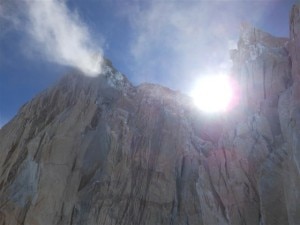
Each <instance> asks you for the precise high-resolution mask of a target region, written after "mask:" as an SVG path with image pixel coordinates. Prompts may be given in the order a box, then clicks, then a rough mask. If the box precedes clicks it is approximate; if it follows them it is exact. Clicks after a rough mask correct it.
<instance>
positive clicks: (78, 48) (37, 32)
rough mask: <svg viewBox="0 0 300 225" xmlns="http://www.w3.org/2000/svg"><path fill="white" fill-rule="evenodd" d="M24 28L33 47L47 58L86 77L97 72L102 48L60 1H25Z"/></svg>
mask: <svg viewBox="0 0 300 225" xmlns="http://www.w3.org/2000/svg"><path fill="white" fill-rule="evenodd" d="M25 6H26V9H27V10H26V17H27V18H28V22H29V23H28V24H27V25H26V30H27V32H28V33H29V36H30V40H31V41H32V44H33V46H34V47H35V49H36V50H38V51H39V53H41V54H42V55H44V56H45V57H46V58H47V59H48V60H49V61H52V62H56V63H58V64H62V65H67V66H72V67H76V68H78V69H80V70H81V71H82V72H83V73H84V74H86V75H87V76H97V75H98V74H99V73H100V72H101V64H102V50H101V49H100V48H99V47H97V45H96V44H95V42H94V41H93V40H92V38H91V35H90V32H89V30H88V28H87V26H86V25H85V24H84V23H83V22H82V21H81V20H80V18H79V16H78V15H77V14H76V13H74V12H71V11H70V10H69V9H68V7H67V6H66V3H65V2H64V1H59V0H47V1H38V0H32V1H25Z"/></svg>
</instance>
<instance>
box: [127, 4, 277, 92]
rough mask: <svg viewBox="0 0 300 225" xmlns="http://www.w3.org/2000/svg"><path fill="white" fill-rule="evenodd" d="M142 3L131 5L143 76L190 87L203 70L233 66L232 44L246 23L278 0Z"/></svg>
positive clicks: (133, 46) (138, 68) (135, 49)
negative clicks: (230, 52)
mask: <svg viewBox="0 0 300 225" xmlns="http://www.w3.org/2000/svg"><path fill="white" fill-rule="evenodd" d="M139 3H140V7H133V8H132V11H128V12H129V17H130V18H131V26H132V29H133V30H134V32H135V34H136V36H135V37H134V39H133V40H132V43H131V54H132V56H133V57H134V59H136V60H135V62H137V63H136V64H135V66H136V68H135V70H136V71H139V74H138V76H140V77H139V78H138V79H139V80H140V81H142V80H143V79H147V77H150V81H154V82H160V83H164V84H165V85H169V86H172V87H174V88H178V89H184V86H186V87H187V88H188V86H189V85H191V84H192V83H193V79H197V77H198V76H201V75H204V74H209V73H218V74H219V73H220V72H224V73H227V72H229V70H230V68H231V61H230V58H229V49H230V48H233V47H234V44H233V43H236V42H237V38H238V33H239V27H240V23H241V22H242V21H243V20H249V21H250V22H252V23H255V22H257V21H258V20H259V19H260V18H261V16H262V15H263V13H264V11H265V10H266V9H267V7H268V6H269V5H270V4H272V1H257V2H256V3H252V5H251V2H248V3H247V2H246V1H175V0H174V1H151V2H150V3H148V4H146V3H145V2H144V1H139ZM249 5H250V6H251V7H250V8H249ZM249 10H250V11H251V14H250V13H249ZM150 73H156V74H157V75H156V77H154V76H153V74H152V75H151V74H150ZM174 84H175V85H174ZM176 85H177V86H176Z"/></svg>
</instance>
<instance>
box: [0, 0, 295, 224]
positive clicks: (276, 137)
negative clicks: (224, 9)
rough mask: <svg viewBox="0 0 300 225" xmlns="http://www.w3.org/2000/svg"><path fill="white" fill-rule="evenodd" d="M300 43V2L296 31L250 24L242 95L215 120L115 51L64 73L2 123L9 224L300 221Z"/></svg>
mask: <svg viewBox="0 0 300 225" xmlns="http://www.w3.org/2000/svg"><path fill="white" fill-rule="evenodd" d="M299 52H300V6H299V5H295V6H294V7H293V9H292V12H291V16H290V38H277V37H273V36H271V35H270V34H268V33H265V32H263V31H261V30H259V29H256V28H254V27H252V26H251V25H249V24H243V26H242V29H241V37H240V40H239V42H238V49H236V50H233V51H231V57H232V60H233V69H232V75H233V76H234V77H235V79H236V80H237V81H238V83H239V85H240V86H241V93H240V94H241V103H240V105H239V106H238V107H237V108H236V109H235V110H234V111H232V113H230V115H227V116H213V117H209V118H208V117H207V116H205V115H202V114H201V113H200V112H199V111H198V110H197V109H196V108H195V107H194V106H193V104H192V102H191V100H190V98H189V97H187V96H185V95H183V94H181V93H179V92H175V91H173V90H170V89H168V88H165V87H161V86H159V85H154V84H142V85H139V86H133V85H132V84H131V83H130V82H129V81H128V80H127V78H126V77H125V76H124V75H122V74H121V73H120V72H118V71H117V70H116V69H114V67H113V66H112V64H111V63H110V62H109V61H108V60H106V62H105V66H104V70H103V73H102V75H101V76H99V77H97V78H90V77H84V76H82V75H81V74H80V73H79V72H74V73H72V74H69V75H67V76H65V77H64V78H63V79H61V80H60V81H59V82H58V83H57V84H56V85H55V86H53V87H52V88H49V89H48V90H46V91H44V92H43V93H41V94H39V95H38V96H37V97H36V98H34V99H33V100H32V101H30V102H29V103H27V104H26V105H24V106H23V107H22V108H21V109H20V111H19V113H18V114H17V116H16V117H15V118H14V119H13V120H12V121H10V122H9V123H8V124H7V125H6V126H4V127H3V128H2V129H1V130H0V224H2V225H16V224H25V225H40V224H43V225H48V224H49V225H54V224H55V225H79V224H82V225H83V224H88V225H94V224H101V225H166V224H170V225H199V224H205V225H212V224H216V225H217V224H220V225H221V224H222V225H227V224H228V225H229V224H230V225H238V224H243V225H255V224H257V225H277V224H278V225H285V224H290V225H297V224H299V221H300V176H299V175H300V151H299V149H300V55H299Z"/></svg>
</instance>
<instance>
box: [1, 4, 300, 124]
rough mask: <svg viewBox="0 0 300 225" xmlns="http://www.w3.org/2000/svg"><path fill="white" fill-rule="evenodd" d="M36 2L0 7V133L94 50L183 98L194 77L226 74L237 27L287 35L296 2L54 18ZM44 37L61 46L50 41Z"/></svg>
mask: <svg viewBox="0 0 300 225" xmlns="http://www.w3.org/2000/svg"><path fill="white" fill-rule="evenodd" d="M37 2H40V3H38V4H37ZM41 2H42V3H43V0H42V1H39V0H30V1H29V0H28V1H18V0H4V1H1V2H0V127H1V126H2V125H3V124H5V123H6V122H7V121H9V120H10V119H11V118H12V117H13V116H14V115H15V114H16V113H17V111H18V109H19V108H20V107H21V106H22V105H23V104H24V103H26V102H27V101H29V100H30V99H32V98H33V97H34V96H35V95H36V94H37V93H39V92H41V91H42V90H44V89H45V88H47V87H49V86H51V85H53V84H54V83H55V82H56V81H57V80H58V79H59V78H60V77H62V76H63V75H64V74H65V73H67V72H68V71H70V70H72V67H73V66H74V65H75V66H76V65H77V63H78V62H79V61H80V62H82V61H84V60H85V59H86V58H89V57H84V56H86V55H93V54H94V53H98V52H100V53H101V54H103V55H105V57H107V58H109V59H110V60H111V61H112V62H113V64H114V66H115V67H116V68H117V69H118V70H119V71H121V72H122V73H124V74H125V75H126V76H127V77H128V78H129V79H130V80H131V81H132V82H133V83H134V84H139V83H142V82H153V83H159V84H162V85H165V86H168V87H170V88H173V89H175V90H180V91H182V92H184V93H188V91H189V89H190V88H191V86H192V85H193V83H194V82H195V81H196V80H197V79H198V78H199V76H203V75H207V74H212V73H218V72H220V71H221V72H222V71H223V72H225V73H226V72H228V71H229V69H230V66H231V62H230V59H229V55H228V51H229V49H231V48H235V47H236V42H237V40H238V36H239V28H240V24H241V23H242V22H245V21H247V22H249V23H252V24H253V25H254V26H256V27H258V28H260V29H263V30H265V31H267V32H270V33H272V34H274V35H275V36H286V37H287V36H288V29H289V28H288V21H289V12H290V9H291V7H292V5H293V4H294V3H295V2H297V1H294V0H293V1H292V0H257V1H255V0H252V1H245V0H219V1H213V0H212V1H200V0H185V1H176V0H166V1H162V0H151V1H147V0H67V1H58V0H53V4H54V5H53V7H54V8H53V9H57V12H56V11H55V10H53V9H51V10H49V7H48V6H43V5H41V4H42V3H41ZM47 7H48V8H47ZM41 10H44V11H41ZM48 13H49V16H48V17H47V16H46V14H48ZM40 14H41V15H42V16H41V15H40ZM41 18H42V19H41ZM45 18H46V19H45ZM44 20H45V21H46V22H47V23H48V26H50V28H49V27H48V28H49V29H50V31H49V29H47V30H46V31H45V29H44V25H43V22H44ZM53 27H54V30H51V29H52V28H53ZM70 27H74V28H76V29H75V31H74V29H73V30H72V29H70ZM77 28H78V29H77ZM43 32H46V33H43ZM47 32H50V33H51V32H54V33H55V32H57V33H55V34H54V35H57V36H56V37H58V39H61V40H58V41H57V40H55V41H56V42H55V43H54V42H53V40H51V35H50V37H49V35H46V36H45V34H48V33H47ZM59 32H60V33H59ZM68 35H70V36H68ZM83 42H84V44H82V43H83ZM78 43H81V44H80V45H82V46H76V45H77V44H78ZM59 46H66V47H63V48H62V49H61V48H60V47H59ZM74 52H76V53H74ZM74 56H78V58H76V57H75V58H74ZM80 56H81V58H80ZM83 58H84V59H83ZM87 64H88V62H87ZM83 66H84V65H83Z"/></svg>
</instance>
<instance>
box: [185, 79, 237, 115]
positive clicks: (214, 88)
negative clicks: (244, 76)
mask: <svg viewBox="0 0 300 225" xmlns="http://www.w3.org/2000/svg"><path fill="white" fill-rule="evenodd" d="M233 92H234V90H233V85H232V82H231V80H230V79H229V77H228V76H226V75H211V76H204V77H202V78H201V79H199V80H198V82H196V84H195V87H194V89H193V90H192V91H191V93H190V96H191V97H192V98H193V99H194V103H195V105H196V106H197V107H198V108H199V109H200V110H201V111H204V112H207V113H218V112H226V111H228V110H229V109H230V106H231V105H232V101H233V97H234V93H233Z"/></svg>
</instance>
